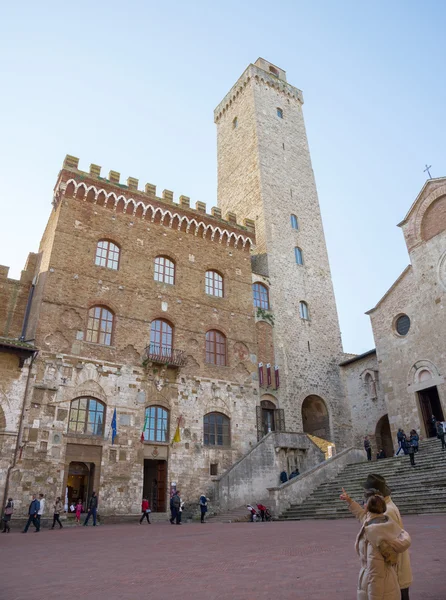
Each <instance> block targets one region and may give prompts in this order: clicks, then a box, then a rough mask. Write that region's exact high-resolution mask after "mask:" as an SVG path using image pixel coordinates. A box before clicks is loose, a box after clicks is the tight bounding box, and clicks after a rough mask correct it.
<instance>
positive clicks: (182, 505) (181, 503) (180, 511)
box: [178, 494, 184, 523]
mask: <svg viewBox="0 0 446 600" xmlns="http://www.w3.org/2000/svg"><path fill="white" fill-rule="evenodd" d="M178 495H179V496H180V494H178ZM183 511H184V502H183V498H182V497H181V496H180V508H179V509H178V520H179V522H180V523H181V520H182V518H183Z"/></svg>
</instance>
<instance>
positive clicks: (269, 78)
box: [214, 58, 304, 123]
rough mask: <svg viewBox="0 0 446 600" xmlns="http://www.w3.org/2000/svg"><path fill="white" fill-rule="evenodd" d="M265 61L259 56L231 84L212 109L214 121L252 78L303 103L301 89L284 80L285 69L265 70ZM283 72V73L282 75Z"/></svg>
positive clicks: (234, 100) (217, 120)
mask: <svg viewBox="0 0 446 600" xmlns="http://www.w3.org/2000/svg"><path fill="white" fill-rule="evenodd" d="M268 64H269V63H267V61H265V60H263V59H261V58H259V59H258V60H257V61H256V64H251V65H249V66H248V67H247V68H246V69H245V71H244V72H243V74H242V75H241V77H240V78H239V79H238V81H237V83H236V84H235V85H233V86H232V88H231V89H230V91H229V92H228V93H227V94H226V96H225V97H224V98H223V100H222V101H221V102H220V104H219V105H218V106H217V107H216V109H215V110H214V122H215V123H218V122H219V120H220V119H221V117H222V116H223V115H224V114H225V113H226V111H227V110H228V108H229V107H230V106H232V104H233V103H234V102H237V100H238V98H239V96H240V94H243V92H244V91H245V89H246V86H247V85H248V83H249V81H250V80H251V79H254V81H255V82H256V83H258V84H259V85H265V86H267V87H269V88H272V89H274V90H276V91H278V92H280V93H281V94H283V95H284V96H285V97H286V98H288V99H289V100H295V101H296V102H299V103H300V104H303V103H304V97H303V94H302V91H301V90H299V89H298V88H296V87H294V86H293V85H290V84H289V83H288V82H287V81H286V76H285V71H283V70H282V69H278V68H274V73H277V74H274V73H273V72H271V71H266V70H265V68H266V65H268ZM282 74H283V75H282Z"/></svg>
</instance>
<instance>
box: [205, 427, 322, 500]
mask: <svg viewBox="0 0 446 600" xmlns="http://www.w3.org/2000/svg"><path fill="white" fill-rule="evenodd" d="M291 455H293V456H292V458H291ZM290 458H291V460H293V461H295V465H296V466H297V467H298V468H299V471H300V472H301V473H302V472H304V471H307V470H309V469H311V468H312V467H314V466H315V465H318V464H319V463H321V462H322V461H323V460H324V454H323V452H321V450H319V448H318V447H317V446H316V445H315V444H313V442H312V441H311V440H310V439H309V438H308V436H306V435H305V434H302V433H285V432H283V433H269V434H268V435H267V436H265V437H264V438H263V439H262V440H261V441H260V442H259V443H258V444H257V445H256V446H254V447H253V448H252V449H251V451H250V452H249V453H248V454H246V455H245V456H244V457H243V458H242V459H240V460H239V461H238V462H236V463H235V464H234V465H233V466H231V468H230V469H229V471H227V472H226V473H224V474H223V475H222V476H221V477H219V478H218V479H217V480H216V482H215V490H216V498H215V500H216V502H217V504H218V507H219V509H221V510H230V509H232V508H238V507H240V506H243V505H244V504H257V503H261V502H264V503H266V502H267V501H268V496H269V494H268V489H267V488H268V487H271V486H275V485H277V483H278V482H279V475H280V473H281V472H282V471H283V470H285V471H286V472H288V473H289V461H290Z"/></svg>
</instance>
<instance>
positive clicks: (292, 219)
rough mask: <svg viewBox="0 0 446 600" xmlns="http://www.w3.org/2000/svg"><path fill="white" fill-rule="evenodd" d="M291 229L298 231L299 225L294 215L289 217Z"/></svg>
mask: <svg viewBox="0 0 446 600" xmlns="http://www.w3.org/2000/svg"><path fill="white" fill-rule="evenodd" d="M291 227H292V228H293V229H299V223H298V222H297V217H296V215H291Z"/></svg>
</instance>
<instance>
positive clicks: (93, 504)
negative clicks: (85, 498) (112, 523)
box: [84, 492, 98, 527]
mask: <svg viewBox="0 0 446 600" xmlns="http://www.w3.org/2000/svg"><path fill="white" fill-rule="evenodd" d="M97 509H98V497H97V496H96V492H92V493H91V498H90V503H89V505H88V513H87V516H86V518H85V521H84V527H87V525H88V521H89V520H90V517H91V516H93V527H96V512H97Z"/></svg>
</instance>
